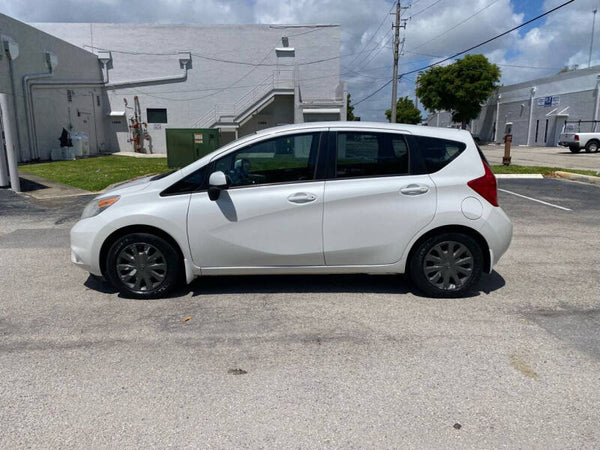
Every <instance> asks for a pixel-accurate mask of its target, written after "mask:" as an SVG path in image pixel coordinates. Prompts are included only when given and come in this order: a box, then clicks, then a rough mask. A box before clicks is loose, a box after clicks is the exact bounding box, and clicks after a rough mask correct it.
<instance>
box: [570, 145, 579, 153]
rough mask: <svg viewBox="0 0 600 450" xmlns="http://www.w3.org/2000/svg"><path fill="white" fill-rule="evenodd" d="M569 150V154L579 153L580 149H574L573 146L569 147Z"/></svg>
mask: <svg viewBox="0 0 600 450" xmlns="http://www.w3.org/2000/svg"><path fill="white" fill-rule="evenodd" d="M569 150H571V153H579V152H580V151H581V149H580V148H579V147H575V146H571V147H569Z"/></svg>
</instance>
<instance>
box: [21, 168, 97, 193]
mask: <svg viewBox="0 0 600 450" xmlns="http://www.w3.org/2000/svg"><path fill="white" fill-rule="evenodd" d="M19 179H20V181H21V192H22V193H23V194H25V195H28V196H30V197H33V198H35V199H38V200H46V199H53V198H64V197H78V196H82V195H93V194H94V192H90V191H86V190H84V189H79V188H76V187H73V186H68V185H66V184H62V183H58V182H56V181H51V180H47V179H46V178H42V177H38V176H37V175H32V174H30V173H25V172H22V171H19Z"/></svg>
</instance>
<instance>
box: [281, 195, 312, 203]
mask: <svg viewBox="0 0 600 450" xmlns="http://www.w3.org/2000/svg"><path fill="white" fill-rule="evenodd" d="M287 199H288V202H291V203H310V202H314V201H315V200H316V199H317V196H316V195H315V194H311V193H310V192H296V193H295V194H292V195H290V196H289V197H288V198H287Z"/></svg>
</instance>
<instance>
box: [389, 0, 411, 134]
mask: <svg viewBox="0 0 600 450" xmlns="http://www.w3.org/2000/svg"><path fill="white" fill-rule="evenodd" d="M403 9H408V8H407V7H405V8H402V6H401V5H400V0H398V1H397V2H396V22H395V24H394V25H392V26H393V27H394V77H393V79H392V109H391V112H392V115H391V118H390V122H391V123H396V97H397V96H398V46H399V45H400V28H406V19H403V20H402V21H401V20H400V13H401V11H402V10H403ZM402 45H403V46H404V39H402Z"/></svg>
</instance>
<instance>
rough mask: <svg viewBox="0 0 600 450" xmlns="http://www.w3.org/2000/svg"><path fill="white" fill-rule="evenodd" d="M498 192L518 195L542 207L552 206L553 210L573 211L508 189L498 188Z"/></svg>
mask: <svg viewBox="0 0 600 450" xmlns="http://www.w3.org/2000/svg"><path fill="white" fill-rule="evenodd" d="M498 190H499V191H502V192H506V193H507V194H512V195H516V196H517V197H521V198H525V199H527V200H531V201H532V202H538V203H541V204H542V205H546V206H552V207H553V208H558V209H562V210H563V211H573V210H572V209H569V208H565V207H564V206H558V205H554V204H552V203H548V202H544V201H542V200H538V199H537V198H531V197H527V196H526V195H521V194H517V193H516V192H512V191H507V190H506V189H500V188H498Z"/></svg>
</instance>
